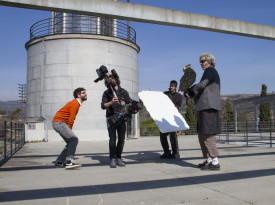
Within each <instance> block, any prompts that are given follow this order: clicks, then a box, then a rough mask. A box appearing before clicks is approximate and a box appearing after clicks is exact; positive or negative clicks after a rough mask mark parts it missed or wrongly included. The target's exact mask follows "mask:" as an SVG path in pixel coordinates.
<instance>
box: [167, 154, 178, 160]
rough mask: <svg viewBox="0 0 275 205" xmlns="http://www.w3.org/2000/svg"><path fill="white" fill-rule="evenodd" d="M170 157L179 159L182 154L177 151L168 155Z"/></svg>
mask: <svg viewBox="0 0 275 205" xmlns="http://www.w3.org/2000/svg"><path fill="white" fill-rule="evenodd" d="M168 158H169V159H179V158H180V154H179V153H177V154H172V155H170V156H169V157H168Z"/></svg>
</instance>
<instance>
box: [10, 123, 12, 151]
mask: <svg viewBox="0 0 275 205" xmlns="http://www.w3.org/2000/svg"><path fill="white" fill-rule="evenodd" d="M10 156H12V122H10Z"/></svg>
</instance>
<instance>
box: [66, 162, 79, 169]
mask: <svg viewBox="0 0 275 205" xmlns="http://www.w3.org/2000/svg"><path fill="white" fill-rule="evenodd" d="M81 166H82V165H81V164H77V163H75V162H74V161H72V160H67V161H66V164H65V169H75V168H79V167H81Z"/></svg>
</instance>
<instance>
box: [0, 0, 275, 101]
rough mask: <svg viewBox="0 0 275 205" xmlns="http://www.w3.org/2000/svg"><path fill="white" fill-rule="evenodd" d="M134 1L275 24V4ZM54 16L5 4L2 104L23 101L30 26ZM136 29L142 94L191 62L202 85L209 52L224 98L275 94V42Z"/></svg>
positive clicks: (0, 49) (270, 0) (0, 13)
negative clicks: (202, 56) (203, 61)
mask: <svg viewBox="0 0 275 205" xmlns="http://www.w3.org/2000/svg"><path fill="white" fill-rule="evenodd" d="M122 1H123V0H122ZM124 1H126V0H124ZM131 3H138V4H144V5H150V6H158V7H162V8H169V9H175V10H182V11H187V12H192V13H199V14H205V15H209V16H217V17H223V18H230V19H235V20H241V21H247V22H252V23H257V24H264V25H270V26H275V20H274V19H275V1H274V0H261V1H254V0H253V1H252V0H242V1H239V0H231V1H221V0H209V1H204V0H192V1H190V0H131ZM50 16H51V13H50V12H47V11H38V10H30V9H21V8H12V7H5V6H0V28H1V32H0V45H1V46H0V60H1V61H0V62H1V64H0V71H1V75H0V86H1V89H0V100H1V101H7V100H18V84H20V83H25V82H26V71H27V52H26V50H25V47H24V46H25V43H26V42H27V41H28V39H29V28H30V26H31V25H32V24H34V23H35V22H37V21H39V20H42V19H45V18H49V17H50ZM131 26H132V27H133V28H134V29H135V30H136V32H137V44H138V45H139V46H140V48H141V51H140V53H139V55H138V63H139V71H140V82H139V87H140V91H141V90H157V91H164V90H167V89H168V85H169V82H170V80H172V79H175V80H179V79H180V77H181V76H182V74H183V72H182V67H183V65H186V64H191V66H192V67H193V69H194V70H195V71H196V72H197V82H198V81H199V80H200V78H201V76H202V73H203V71H202V70H201V68H200V65H199V60H198V58H199V56H200V54H201V53H202V52H205V51H207V52H210V53H212V54H213V55H214V56H215V57H216V68H217V70H218V72H219V74H220V77H221V93H222V94H223V95H229V94H257V93H260V92H261V85H262V84H263V83H264V84H266V85H267V91H268V92H269V93H271V92H273V91H274V92H275V80H274V79H275V66H274V65H275V62H274V60H275V41H270V40H263V39H256V38H249V37H242V36H236V35H229V34H221V33H215V32H209V31H202V30H195V29H188V28H178V27H170V26H162V25H154V24H147V23H138V22H131ZM122 85H123V84H122Z"/></svg>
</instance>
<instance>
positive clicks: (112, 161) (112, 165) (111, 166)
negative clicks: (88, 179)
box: [110, 159, 116, 168]
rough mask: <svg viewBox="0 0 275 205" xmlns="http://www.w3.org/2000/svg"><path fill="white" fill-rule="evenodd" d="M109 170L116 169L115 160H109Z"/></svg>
mask: <svg viewBox="0 0 275 205" xmlns="http://www.w3.org/2000/svg"><path fill="white" fill-rule="evenodd" d="M110 168H116V159H111V162H110Z"/></svg>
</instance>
